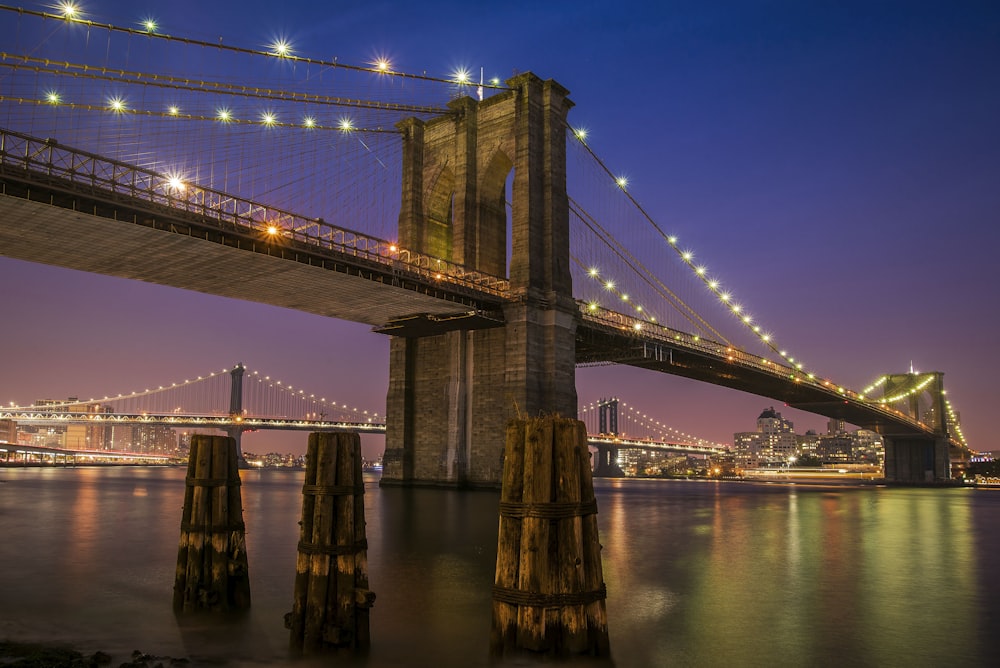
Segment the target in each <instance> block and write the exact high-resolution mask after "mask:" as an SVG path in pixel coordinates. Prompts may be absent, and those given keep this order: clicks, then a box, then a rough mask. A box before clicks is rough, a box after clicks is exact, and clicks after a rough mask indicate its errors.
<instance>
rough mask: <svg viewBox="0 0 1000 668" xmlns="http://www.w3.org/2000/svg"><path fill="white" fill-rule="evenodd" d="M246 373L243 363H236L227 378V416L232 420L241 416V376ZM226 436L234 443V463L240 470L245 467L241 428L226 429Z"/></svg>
mask: <svg viewBox="0 0 1000 668" xmlns="http://www.w3.org/2000/svg"><path fill="white" fill-rule="evenodd" d="M245 372H246V367H244V366H243V362H237V364H236V366H234V367H233V368H232V369H231V370H230V371H229V377H230V379H231V383H230V385H229V416H230V417H231V418H233V419H237V418H240V417H241V416H242V415H243V374H244V373H245ZM226 435H228V436H229V437H230V438H232V439H233V440H234V441H235V442H236V461H237V462H238V463H239V466H240V468H243V467H245V466H246V465H247V463H246V459H244V458H243V427H229V428H228V429H226Z"/></svg>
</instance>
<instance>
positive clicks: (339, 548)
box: [299, 539, 368, 556]
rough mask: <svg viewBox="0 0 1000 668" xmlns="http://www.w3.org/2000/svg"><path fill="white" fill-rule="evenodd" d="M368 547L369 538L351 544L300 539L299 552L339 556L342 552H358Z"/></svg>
mask: <svg viewBox="0 0 1000 668" xmlns="http://www.w3.org/2000/svg"><path fill="white" fill-rule="evenodd" d="M367 549H368V540H367V539H365V540H360V541H358V542H356V543H353V544H351V545H320V544H319V543H306V542H305V541H301V540H300V541H299V552H301V553H302V554H329V555H331V556H337V555H342V554H357V553H358V552H361V551H362V550H367Z"/></svg>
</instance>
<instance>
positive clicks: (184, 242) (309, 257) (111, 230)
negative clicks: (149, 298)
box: [0, 174, 499, 326]
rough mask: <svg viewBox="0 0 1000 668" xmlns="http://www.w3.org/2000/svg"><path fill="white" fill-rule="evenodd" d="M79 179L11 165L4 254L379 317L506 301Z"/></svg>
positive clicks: (364, 318)
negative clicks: (58, 183) (51, 178)
mask: <svg viewBox="0 0 1000 668" xmlns="http://www.w3.org/2000/svg"><path fill="white" fill-rule="evenodd" d="M71 187H73V186H72V184H70V185H68V186H67V187H66V189H59V188H55V187H51V188H41V187H37V186H30V187H29V186H27V185H25V184H24V183H22V182H20V181H18V180H17V179H14V178H13V177H11V176H10V175H9V174H4V175H2V177H0V212H2V213H3V225H0V254H2V255H5V256H7V257H12V258H16V259H20V260H27V261H29V262H38V263H41V264H49V265H54V266H59V267H66V268H69V269H77V270H80V271H86V272H91V273H97V274H104V275H106V276H116V277H120V278H129V279H136V280H140V281H145V282H147V283H155V284H158V285H166V286H171V287H176V288H182V289H186V290H194V291H197V292H202V293H206V294H212V295H218V296H222V297H231V298H234V299H242V300H247V301H253V302H259V303H263V304H269V305H272V306H279V307H284V308H290V309H295V310H298V311H304V312H306V313H314V314H317V315H323V316H329V317H335V318H340V319H343V320H349V321H353V322H360V323H365V324H369V325H374V326H382V325H385V324H386V323H387V322H389V321H390V320H395V319H399V318H403V317H405V316H409V315H412V314H414V313H424V314H429V315H432V316H435V317H448V316H453V315H456V314H463V313H466V312H468V311H470V310H479V311H488V310H493V309H496V308H497V307H498V306H499V301H497V302H496V303H493V302H483V301H480V300H479V299H476V298H473V297H472V296H470V295H465V294H463V293H462V291H461V290H453V289H451V288H452V287H455V286H450V285H448V284H447V283H446V282H445V283H435V282H434V281H429V282H428V283H427V284H422V283H420V282H419V281H415V280H413V279H412V278H411V277H408V276H407V275H406V272H394V271H393V269H392V267H391V266H386V265H381V264H378V263H375V262H366V261H365V260H364V259H363V258H359V257H355V256H352V255H348V254H346V253H338V252H336V251H326V250H324V249H320V248H310V247H309V245H308V244H304V243H301V242H294V241H292V240H285V241H284V242H279V243H275V242H273V241H269V240H268V239H267V238H266V235H264V236H262V235H261V234H260V233H258V232H256V231H253V230H249V229H246V228H241V226H238V225H228V226H224V225H223V224H222V223H221V222H220V221H216V220H211V219H205V218H204V217H201V216H197V215H193V214H183V212H176V211H171V210H170V209H169V208H168V207H158V206H157V205H155V204H152V203H142V206H141V207H140V206H138V205H137V204H136V202H134V201H129V202H125V201H111V196H112V195H113V194H110V193H104V194H99V195H94V196H93V197H87V196H83V195H81V194H77V193H72V192H67V191H68V190H69V189H70V188H71ZM119 199H121V197H120V196H119ZM223 227H228V229H222V228H223Z"/></svg>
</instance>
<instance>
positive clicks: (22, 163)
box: [0, 129, 510, 297]
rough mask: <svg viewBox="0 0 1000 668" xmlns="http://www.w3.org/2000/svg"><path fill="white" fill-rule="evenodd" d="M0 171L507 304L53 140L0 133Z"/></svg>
mask: <svg viewBox="0 0 1000 668" xmlns="http://www.w3.org/2000/svg"><path fill="white" fill-rule="evenodd" d="M0 168H2V169H3V170H4V171H7V172H9V171H10V170H11V169H16V170H19V171H23V172H29V173H34V174H39V175H45V176H48V177H53V178H58V179H61V180H66V181H70V182H72V183H74V184H76V185H79V186H83V187H87V188H91V189H95V190H97V191H101V192H103V193H106V194H112V195H124V196H127V197H130V198H134V199H138V200H142V201H146V202H149V203H152V204H156V205H160V206H165V207H169V208H170V209H171V210H172V211H173V212H186V213H191V214H195V215H197V216H199V217H202V218H204V219H209V220H214V221H217V222H218V223H219V224H220V226H221V227H223V228H224V227H226V226H229V227H230V229H233V230H234V231H244V232H252V233H255V234H258V235H260V236H261V238H262V239H273V241H274V242H275V243H279V242H282V241H283V240H288V241H294V242H299V243H304V244H306V245H308V246H311V247H315V248H317V249H322V250H329V251H336V252H339V253H343V254H347V255H351V256H353V257H357V258H360V259H363V260H366V261H370V262H373V263H375V264H377V265H380V266H382V267H384V268H385V269H387V270H389V271H396V272H412V273H414V274H416V275H418V276H420V277H422V278H423V279H426V280H430V281H447V282H448V283H451V284H454V285H458V286H462V287H466V288H471V289H473V290H476V291H478V292H480V293H487V294H490V295H493V296H496V297H503V296H504V295H505V294H506V293H507V292H508V289H509V286H510V284H509V281H507V279H505V278H502V277H498V276H492V275H490V274H486V273H483V272H478V271H469V270H467V269H465V268H464V267H462V266H460V265H458V264H455V263H453V262H448V261H447V260H442V259H439V258H435V257H431V256H428V255H423V254H421V253H417V252H414V251H411V250H407V249H402V248H399V247H398V246H397V245H396V244H395V243H393V242H391V241H387V240H385V239H379V238H377V237H372V236H369V235H366V234H364V233H361V232H357V231H354V230H350V229H347V228H342V227H337V226H334V225H330V224H328V223H326V222H325V221H324V220H323V219H322V218H307V217H305V216H300V215H298V214H295V213H292V212H290V211H286V210H284V209H278V208H275V207H270V206H267V205H264V204H260V203H257V202H254V201H251V200H247V199H243V198H240V197H235V196H233V195H231V194H228V193H225V192H222V191H219V190H214V189H211V188H204V187H201V186H197V185H193V184H189V183H185V182H184V181H183V180H182V179H181V178H180V177H178V176H175V175H171V174H164V173H160V172H155V171H153V170H149V169H144V168H141V167H136V166H135V165H130V164H128V163H124V162H120V161H116V160H110V159H108V158H105V157H102V156H100V155H97V154H95V153H89V152H87V151H82V150H79V149H74V148H70V147H67V146H63V145H61V144H59V142H58V141H56V140H54V139H40V138H37V137H32V136H30V135H25V134H22V133H19V132H15V131H12V130H7V129H0Z"/></svg>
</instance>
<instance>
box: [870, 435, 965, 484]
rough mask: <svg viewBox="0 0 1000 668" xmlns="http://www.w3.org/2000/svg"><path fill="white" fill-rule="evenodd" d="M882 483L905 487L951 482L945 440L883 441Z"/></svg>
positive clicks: (946, 440) (939, 438)
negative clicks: (897, 484) (883, 481)
mask: <svg viewBox="0 0 1000 668" xmlns="http://www.w3.org/2000/svg"><path fill="white" fill-rule="evenodd" d="M884 444H885V480H886V482H891V483H900V484H904V485H914V484H916V485H922V484H945V483H948V482H949V481H951V459H950V455H949V445H948V439H947V438H945V437H938V438H918V437H910V438H906V437H891V438H885V439H884Z"/></svg>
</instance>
